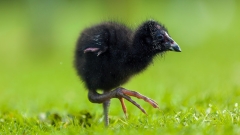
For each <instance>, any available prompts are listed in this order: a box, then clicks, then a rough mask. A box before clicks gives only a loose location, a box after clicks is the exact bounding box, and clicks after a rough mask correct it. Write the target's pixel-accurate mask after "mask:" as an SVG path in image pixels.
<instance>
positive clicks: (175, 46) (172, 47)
mask: <svg viewBox="0 0 240 135" xmlns="http://www.w3.org/2000/svg"><path fill="white" fill-rule="evenodd" d="M165 36H166V37H167V39H168V41H169V42H168V44H170V47H169V50H170V51H175V52H181V48H180V47H179V45H178V44H177V43H176V42H175V41H174V40H173V39H172V38H171V37H170V36H169V35H168V34H167V33H165Z"/></svg>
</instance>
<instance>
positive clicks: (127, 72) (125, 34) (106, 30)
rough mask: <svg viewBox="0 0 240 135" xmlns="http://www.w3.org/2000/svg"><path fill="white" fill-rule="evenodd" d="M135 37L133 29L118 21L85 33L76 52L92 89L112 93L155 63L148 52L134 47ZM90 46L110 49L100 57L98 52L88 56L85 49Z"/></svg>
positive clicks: (83, 75)
mask: <svg viewBox="0 0 240 135" xmlns="http://www.w3.org/2000/svg"><path fill="white" fill-rule="evenodd" d="M133 34H134V33H133V32H132V30H131V29H129V28H127V27H125V26H124V25H121V24H118V23H114V22H107V23H102V24H99V25H96V26H95V27H92V28H89V29H86V30H85V31H83V32H82V35H81V38H79V40H78V46H77V53H76V55H79V56H80V57H81V60H77V61H76V67H77V69H78V70H77V71H78V73H79V74H80V76H81V77H82V80H83V81H84V82H85V83H86V86H87V88H88V89H89V90H97V89H100V90H104V91H108V90H112V89H113V88H116V87H118V86H120V85H121V84H124V83H125V82H126V81H127V80H128V79H129V78H130V77H131V76H132V75H134V74H136V73H138V72H140V71H141V70H143V69H145V68H146V67H147V65H148V64H149V63H150V62H151V61H152V56H151V55H149V54H148V52H147V51H146V52H142V51H138V49H142V48H141V47H139V48H136V47H134V46H133V43H132V42H133V40H132V38H131V37H132V36H134V35H133ZM90 47H92V48H93V47H99V48H102V49H103V50H104V48H107V50H106V51H105V52H104V53H103V54H100V55H99V56H96V55H97V52H96V53H95V54H94V53H86V54H84V53H83V52H84V50H85V49H86V48H90Z"/></svg>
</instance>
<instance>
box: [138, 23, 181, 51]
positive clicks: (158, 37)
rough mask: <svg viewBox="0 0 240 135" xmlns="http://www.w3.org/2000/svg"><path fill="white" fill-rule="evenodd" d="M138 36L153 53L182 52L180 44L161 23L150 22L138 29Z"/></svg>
mask: <svg viewBox="0 0 240 135" xmlns="http://www.w3.org/2000/svg"><path fill="white" fill-rule="evenodd" d="M137 33H138V36H139V38H140V39H141V42H142V44H143V45H147V47H148V48H150V50H151V51H154V52H157V53H158V52H165V51H176V52H181V49H180V47H179V46H178V44H177V43H176V42H175V41H174V40H173V39H172V38H171V37H170V36H169V34H168V31H167V29H166V28H165V27H164V26H163V25H162V24H160V23H158V22H156V21H153V20H150V21H146V22H145V23H143V24H142V25H141V26H140V27H139V29H138V32H137Z"/></svg>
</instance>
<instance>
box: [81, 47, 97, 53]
mask: <svg viewBox="0 0 240 135" xmlns="http://www.w3.org/2000/svg"><path fill="white" fill-rule="evenodd" d="M98 50H99V48H87V49H85V50H84V53H87V52H96V51H98Z"/></svg>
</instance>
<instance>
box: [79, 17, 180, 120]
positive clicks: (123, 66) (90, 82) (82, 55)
mask: <svg viewBox="0 0 240 135" xmlns="http://www.w3.org/2000/svg"><path fill="white" fill-rule="evenodd" d="M167 50H175V51H180V48H178V46H177V44H176V43H175V42H174V41H173V40H172V39H171V38H170V36H168V34H167V30H166V29H165V28H164V27H163V26H162V25H161V24H159V23H157V22H155V21H147V22H145V23H143V24H142V25H141V26H140V27H139V28H138V29H137V30H136V31H133V30H131V29H129V28H127V27H126V26H125V25H122V24H119V23H116V22H104V23H101V24H98V25H95V26H93V27H90V28H87V29H85V30H84V31H83V32H82V34H81V36H80V38H79V39H78V42H77V46H76V51H75V67H76V70H77V72H78V74H79V75H80V77H81V79H82V80H83V82H84V83H85V85H86V87H87V89H88V90H89V94H88V97H89V100H90V101H91V102H94V103H103V105H104V114H105V121H106V125H108V117H107V113H108V112H107V110H108V109H107V108H108V105H109V102H110V99H111V98H119V99H120V101H121V103H122V107H123V110H124V112H125V113H126V107H125V105H124V102H123V98H125V99H127V100H128V101H130V102H132V103H133V104H134V105H136V106H137V107H138V108H139V109H141V110H142V111H143V112H144V113H145V111H144V109H142V108H141V107H140V106H139V105H138V104H137V103H136V102H135V101H133V100H132V99H131V98H130V97H129V96H135V97H137V98H140V99H144V100H145V101H146V102H149V103H150V104H151V105H152V106H153V107H157V104H156V102H155V101H153V100H151V99H149V98H147V97H145V96H143V95H141V94H139V93H137V92H134V91H128V90H126V89H123V88H117V87H119V86H120V85H122V84H124V83H125V82H127V81H128V80H129V78H131V77H132V76H133V75H134V74H137V73H139V72H141V71H142V70H144V69H145V68H146V67H147V66H148V65H149V64H150V63H151V61H152V60H153V57H154V56H156V54H159V53H163V52H165V51H167ZM114 88H116V89H115V90H113V89H114ZM97 90H102V91H104V93H103V94H98V93H97ZM111 90H113V91H111ZM136 93H137V94H136ZM129 98H130V99H129Z"/></svg>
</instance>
